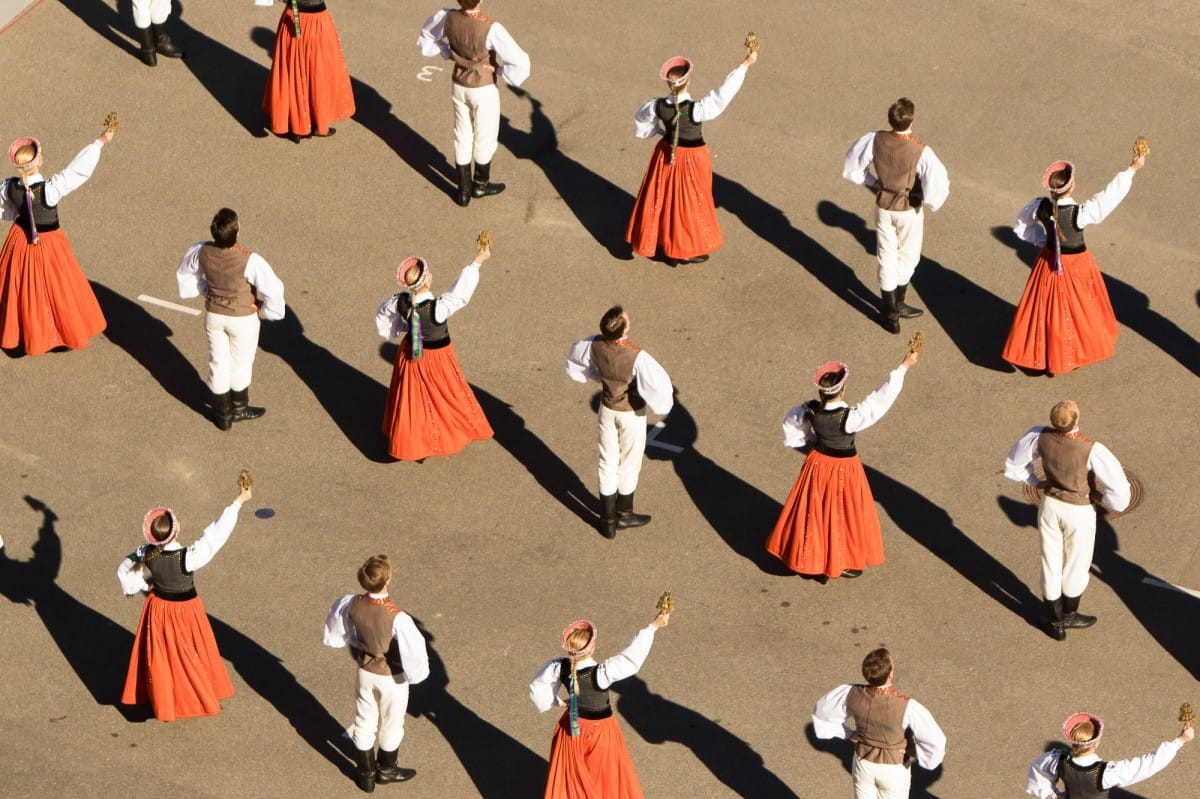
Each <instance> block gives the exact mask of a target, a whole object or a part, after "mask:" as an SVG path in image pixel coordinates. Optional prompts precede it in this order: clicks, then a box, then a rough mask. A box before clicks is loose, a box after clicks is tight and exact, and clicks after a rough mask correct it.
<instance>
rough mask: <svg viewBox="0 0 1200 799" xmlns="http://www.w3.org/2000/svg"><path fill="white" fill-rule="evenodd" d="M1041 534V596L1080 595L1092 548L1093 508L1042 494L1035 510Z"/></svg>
mask: <svg viewBox="0 0 1200 799" xmlns="http://www.w3.org/2000/svg"><path fill="white" fill-rule="evenodd" d="M1038 531H1039V532H1041V534H1042V596H1043V597H1044V598H1046V599H1048V600H1050V601H1051V602H1053V601H1054V600H1056V599H1058V598H1059V597H1060V596H1080V595H1081V594H1083V590H1084V589H1085V588H1087V585H1088V578H1089V576H1090V575H1089V572H1090V570H1091V568H1092V552H1093V551H1094V550H1095V549H1096V511H1095V509H1094V508H1093V507H1092V506H1091V505H1072V504H1071V503H1069V502H1063V501H1062V500H1058V499H1055V498H1054V497H1042V507H1041V509H1040V510H1039V511H1038Z"/></svg>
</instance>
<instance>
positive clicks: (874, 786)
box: [851, 755, 912, 799]
mask: <svg viewBox="0 0 1200 799" xmlns="http://www.w3.org/2000/svg"><path fill="white" fill-rule="evenodd" d="M851 773H852V774H853V775H854V799H908V787H909V784H910V783H911V782H912V770H911V769H907V768H905V767H904V766H903V765H900V764H890V763H872V762H871V761H869V760H863V759H862V758H860V757H858V755H855V756H854V765H853V767H852V768H851Z"/></svg>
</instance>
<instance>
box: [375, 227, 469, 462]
mask: <svg viewBox="0 0 1200 799" xmlns="http://www.w3.org/2000/svg"><path fill="white" fill-rule="evenodd" d="M491 257H492V253H491V250H490V249H483V250H480V251H479V252H478V253H477V254H476V256H475V260H474V261H472V262H471V263H469V264H467V265H466V266H464V267H463V270H462V272H461V273H460V274H459V276H458V280H455V281H454V283H452V284H451V285H450V288H448V289H446V291H445V292H444V293H443V294H442V295H441V296H440V297H436V298H435V297H434V296H433V292H432V291H431V290H430V286H431V285H432V283H433V271H432V270H431V269H430V268H429V264H427V263H425V260H424V259H423V258H415V257H414V258H407V259H405V261H404V262H403V263H402V264H400V268H399V269H398V270H397V272H396V280H397V281H398V282H399V283H400V285H401V286H402V287H403V288H404V291H401V292H399V293H398V294H393V295H392V296H391V297H388V299H387V300H385V301H384V303H383V305H381V306H379V312H378V313H377V314H376V316H375V326H376V328H377V329H378V330H379V335H381V336H383V337H384V338H398V337H400V336H404V337H405V338H404V341H403V342H401V344H400V349H399V350H398V351H397V352H396V365H395V367H394V368H393V369H392V385H391V388H390V389H389V390H388V399H387V409H386V410H385V411H384V414H383V432H384V434H385V435H387V437H388V438H389V439H390V442H391V443H390V446H389V447H388V452H389V453H390V454H391V456H392V457H393V458H396V459H398V460H402V461H422V460H424V459H425V458H427V457H429V456H430V455H453V454H454V453H456V452H458V451H460V450H462V449H463V448H464V447H466V446H467V444H470V443H471V442H472V441H482V440H484V439H488V438H491V437H492V426H491V425H490V424H488V420H487V417H486V416H484V415H483V408H481V407H479V401H478V400H477V399H475V392H473V391H471V386H470V385H469V384H468V383H467V378H466V377H464V376H463V373H462V368H461V367H460V366H459V365H458V356H457V355H455V354H454V345H453V344H452V343H450V329H449V327H447V325H446V320H448V319H449V318H450V317H451V316H452V315H453V314H455V313H456V312H458V311H459V310H461V309H462V308H463V307H465V306H466V304H467V303H468V302H470V300H471V295H473V294H474V293H475V287H476V286H478V285H479V267H480V266H482V265H483V263H484V262H485V261H487V259H488V258H491ZM405 334H407V335H405Z"/></svg>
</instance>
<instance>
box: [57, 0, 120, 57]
mask: <svg viewBox="0 0 1200 799" xmlns="http://www.w3.org/2000/svg"><path fill="white" fill-rule="evenodd" d="M59 2H60V3H61V4H62V6H63V7H64V8H65V9H67V10H68V11H70V12H71V13H72V14H74V15H75V16H77V17H79V19H80V21H81V22H83V23H84V24H85V25H87V26H88V27H89V28H91V29H92V30H93V31H95V32H96V33H98V34H99V35H100V36H101V38H103V39H105V40H107V41H108V42H109V43H110V44H113V45H115V46H116V47H118V48H119V49H121V50H124V51H125V52H126V53H128V54H129V56H130V57H131V58H134V59H136V58H138V57H139V56H138V45H136V44H134V42H133V36H134V28H133V6H132V5H131V4H130V2H129V0H118V2H117V7H116V9H113V7H112V6H110V5H108V4H107V3H105V2H102V0H59ZM118 31H120V33H118ZM122 34H124V35H122ZM130 68H131V69H132V68H133V67H130Z"/></svg>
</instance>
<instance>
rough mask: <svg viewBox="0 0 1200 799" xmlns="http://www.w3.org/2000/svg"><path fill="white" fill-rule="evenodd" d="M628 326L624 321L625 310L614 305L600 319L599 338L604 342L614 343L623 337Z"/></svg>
mask: <svg viewBox="0 0 1200 799" xmlns="http://www.w3.org/2000/svg"><path fill="white" fill-rule="evenodd" d="M628 326H629V325H628V323H627V322H626V320H625V309H624V308H622V307H621V306H620V305H614V306H613V307H611V308H609V309H608V310H607V311H605V312H604V316H602V317H600V337H601V338H603V339H604V340H605V341H616V340H617V339H619V338H620V337H621V336H623V335H625V330H626V328H627V327H628Z"/></svg>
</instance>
